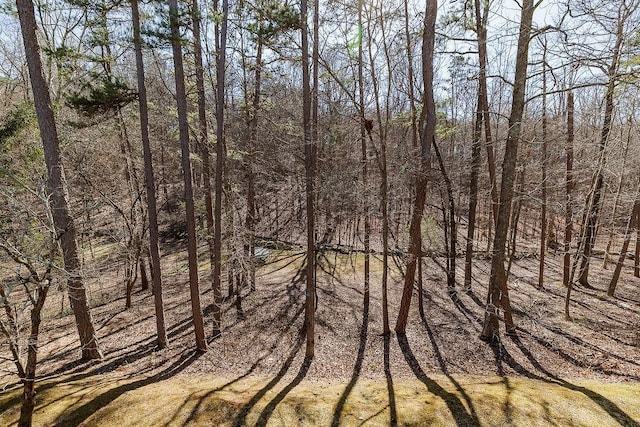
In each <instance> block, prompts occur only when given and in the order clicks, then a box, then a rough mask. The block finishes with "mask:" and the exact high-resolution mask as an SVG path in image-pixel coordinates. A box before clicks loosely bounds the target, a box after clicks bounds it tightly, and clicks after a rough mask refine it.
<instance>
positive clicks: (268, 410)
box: [256, 357, 313, 427]
mask: <svg viewBox="0 0 640 427" xmlns="http://www.w3.org/2000/svg"><path fill="white" fill-rule="evenodd" d="M312 360H313V359H312V358H310V357H305V358H304V361H303V362H302V366H300V370H299V371H298V374H297V375H296V376H295V378H294V379H293V380H291V382H290V383H289V384H287V385H286V387H285V388H283V389H282V390H280V392H279V393H278V394H277V395H276V396H275V397H274V398H273V399H271V401H270V402H269V403H267V406H265V408H264V409H263V410H262V413H261V414H260V417H259V418H258V421H256V426H259V427H264V426H266V425H267V423H268V422H269V418H271V415H273V411H274V410H275V409H276V406H278V404H279V403H280V402H282V400H283V399H284V398H285V396H286V395H287V394H289V392H290V391H291V390H293V389H294V387H296V386H297V385H298V384H300V382H301V381H302V380H303V378H304V377H305V376H306V375H307V372H309V367H310V366H311V361H312Z"/></svg>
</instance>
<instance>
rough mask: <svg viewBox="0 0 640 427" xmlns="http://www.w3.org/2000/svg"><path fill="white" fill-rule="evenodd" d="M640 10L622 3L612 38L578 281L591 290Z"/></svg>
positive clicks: (630, 0)
mask: <svg viewBox="0 0 640 427" xmlns="http://www.w3.org/2000/svg"><path fill="white" fill-rule="evenodd" d="M638 7H640V2H639V1H637V0H622V1H620V2H619V5H618V7H617V10H616V11H615V14H616V16H617V22H616V28H615V30H614V31H613V32H612V34H611V36H612V39H613V38H615V43H614V45H613V49H612V52H611V57H610V61H611V62H610V63H609V64H608V67H607V78H608V81H607V90H606V94H605V100H604V116H603V120H602V129H601V131H600V141H599V144H598V155H599V162H598V163H599V164H598V167H597V170H596V175H595V177H594V185H593V186H592V188H591V191H590V193H589V197H588V203H587V207H586V209H587V210H586V212H585V218H584V224H583V227H582V233H581V236H580V242H581V246H582V253H581V254H579V256H580V269H579V274H578V281H579V282H580V284H582V285H584V286H587V287H589V286H590V285H589V265H590V260H591V253H592V251H593V247H594V245H595V241H596V232H597V224H598V218H599V217H600V209H601V207H602V200H601V199H602V190H603V188H604V168H605V163H606V160H607V145H608V141H609V135H610V134H611V125H612V121H613V110H614V99H615V94H616V88H617V86H618V82H619V79H620V76H619V69H620V62H621V59H622V55H623V54H624V53H625V52H624V47H625V46H624V44H625V42H626V40H627V38H628V32H627V31H625V30H626V26H627V21H629V19H630V18H631V17H632V16H633V14H634V12H635V10H636V9H638Z"/></svg>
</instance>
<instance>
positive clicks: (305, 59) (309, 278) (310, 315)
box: [300, 0, 316, 358]
mask: <svg viewBox="0 0 640 427" xmlns="http://www.w3.org/2000/svg"><path fill="white" fill-rule="evenodd" d="M300 21H301V33H302V93H303V96H302V98H303V99H302V103H303V106H302V121H303V128H304V164H305V194H306V206H307V265H306V302H305V330H306V335H307V345H306V350H305V355H306V357H308V358H312V357H313V355H314V352H315V332H314V329H315V328H314V326H315V296H316V290H315V222H314V213H315V212H314V188H313V187H314V185H313V184H314V179H315V168H314V166H315V159H314V151H315V149H314V148H315V147H314V145H315V144H314V140H313V135H312V129H311V128H312V123H311V103H312V100H311V83H310V76H309V25H308V10H307V0H301V2H300Z"/></svg>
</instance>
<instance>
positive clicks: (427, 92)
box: [395, 0, 438, 334]
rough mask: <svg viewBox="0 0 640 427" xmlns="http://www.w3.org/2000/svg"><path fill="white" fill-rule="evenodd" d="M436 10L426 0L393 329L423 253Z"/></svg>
mask: <svg viewBox="0 0 640 427" xmlns="http://www.w3.org/2000/svg"><path fill="white" fill-rule="evenodd" d="M437 13H438V3H437V0H427V2H426V9H425V15H424V31H423V35H422V80H423V82H424V90H423V95H422V97H423V98H422V114H421V117H420V122H421V124H422V132H421V134H420V167H419V170H418V172H417V174H416V178H415V181H416V184H415V185H416V196H415V197H416V198H415V203H414V207H413V213H412V215H411V224H410V226H409V235H410V236H409V238H410V243H409V259H408V262H407V270H406V272H405V277H404V288H403V291H402V300H401V302H400V311H399V313H398V319H397V321H396V327H395V331H396V332H397V333H398V334H404V333H405V331H406V328H407V319H408V317H409V307H410V305H411V296H412V294H413V284H414V281H415V273H416V263H417V261H418V259H420V255H421V253H422V237H421V225H420V223H421V221H422V213H423V211H424V205H425V201H426V197H427V183H428V179H429V169H430V162H431V146H432V145H433V143H434V140H435V130H436V109H435V101H434V98H433V53H434V48H435V24H436V15H437Z"/></svg>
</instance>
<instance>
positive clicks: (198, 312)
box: [169, 0, 207, 352]
mask: <svg viewBox="0 0 640 427" xmlns="http://www.w3.org/2000/svg"><path fill="white" fill-rule="evenodd" d="M178 18H179V15H178V0H169V23H170V26H171V46H172V48H173V67H174V71H175V82H176V103H177V106H178V128H179V133H180V147H181V151H182V176H183V178H184V202H185V211H186V212H185V215H186V217H187V239H188V247H187V250H188V253H189V291H190V293H191V312H192V316H193V327H194V330H195V335H196V348H197V350H198V351H201V352H204V351H207V340H206V339H205V334H204V319H203V316H202V307H201V305H200V288H199V286H198V254H197V244H196V219H195V213H194V203H193V185H192V183H191V160H190V149H189V123H188V121H187V95H186V91H185V83H184V67H183V64H182V45H181V39H180V23H179V19H178Z"/></svg>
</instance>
